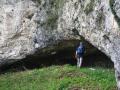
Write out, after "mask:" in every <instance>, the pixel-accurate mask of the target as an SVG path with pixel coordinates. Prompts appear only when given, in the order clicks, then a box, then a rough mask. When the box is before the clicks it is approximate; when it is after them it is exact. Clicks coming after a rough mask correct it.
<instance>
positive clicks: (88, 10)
mask: <svg viewBox="0 0 120 90" xmlns="http://www.w3.org/2000/svg"><path fill="white" fill-rule="evenodd" d="M94 3H95V0H90V3H88V4H87V5H86V7H85V10H84V12H85V13H86V15H88V14H89V13H91V12H92V11H93V10H94Z"/></svg>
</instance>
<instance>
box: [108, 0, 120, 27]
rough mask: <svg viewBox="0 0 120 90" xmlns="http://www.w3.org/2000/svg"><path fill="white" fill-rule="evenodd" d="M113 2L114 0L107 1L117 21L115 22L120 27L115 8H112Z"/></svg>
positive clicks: (119, 19)
mask: <svg viewBox="0 0 120 90" xmlns="http://www.w3.org/2000/svg"><path fill="white" fill-rule="evenodd" d="M114 3H115V1H114V0H110V1H109V4H110V7H111V11H112V13H113V14H114V17H115V19H116V21H117V23H118V25H119V27H120V18H119V17H118V16H117V14H116V12H115V10H114Z"/></svg>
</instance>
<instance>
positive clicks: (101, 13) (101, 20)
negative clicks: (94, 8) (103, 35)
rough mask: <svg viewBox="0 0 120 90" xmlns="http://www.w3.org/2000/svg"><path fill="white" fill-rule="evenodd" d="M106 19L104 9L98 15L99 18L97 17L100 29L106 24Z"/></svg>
mask: <svg viewBox="0 0 120 90" xmlns="http://www.w3.org/2000/svg"><path fill="white" fill-rule="evenodd" d="M104 20H105V15H104V14H103V12H102V11H100V12H99V14H98V15H97V19H96V24H97V26H98V27H99V29H100V30H101V29H102V27H103V26H104V24H103V23H104Z"/></svg>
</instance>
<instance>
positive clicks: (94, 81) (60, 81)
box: [0, 65, 116, 90]
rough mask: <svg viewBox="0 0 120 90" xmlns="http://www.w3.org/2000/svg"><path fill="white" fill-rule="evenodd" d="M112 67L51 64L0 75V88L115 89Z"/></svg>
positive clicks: (11, 89)
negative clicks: (92, 68) (93, 69)
mask: <svg viewBox="0 0 120 90" xmlns="http://www.w3.org/2000/svg"><path fill="white" fill-rule="evenodd" d="M115 87H116V82H115V78H114V70H113V69H102V68H96V70H95V71H92V70H90V69H89V68H81V69H79V68H77V67H76V66H70V65H64V66H51V67H48V68H42V69H35V70H30V71H29V70H28V71H23V72H16V73H12V72H11V73H6V74H3V75H0V90H116V88H115Z"/></svg>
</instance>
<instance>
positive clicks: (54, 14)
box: [46, 0, 65, 29]
mask: <svg viewBox="0 0 120 90" xmlns="http://www.w3.org/2000/svg"><path fill="white" fill-rule="evenodd" d="M64 3H65V0H49V4H50V8H49V9H48V11H47V14H48V18H47V21H46V25H47V26H49V27H51V28H52V29H54V28H56V25H57V20H58V17H59V13H60V12H61V11H62V10H61V9H62V8H63V6H64Z"/></svg>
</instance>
